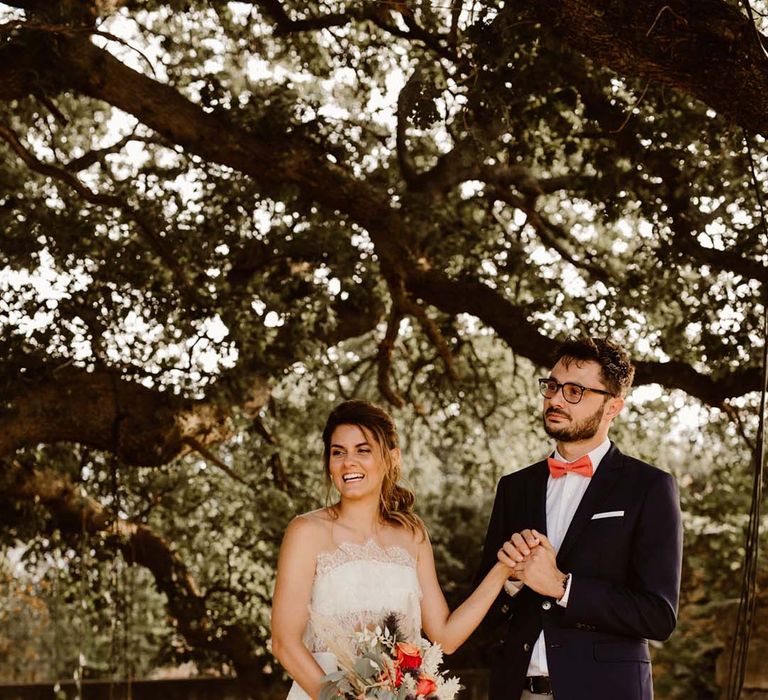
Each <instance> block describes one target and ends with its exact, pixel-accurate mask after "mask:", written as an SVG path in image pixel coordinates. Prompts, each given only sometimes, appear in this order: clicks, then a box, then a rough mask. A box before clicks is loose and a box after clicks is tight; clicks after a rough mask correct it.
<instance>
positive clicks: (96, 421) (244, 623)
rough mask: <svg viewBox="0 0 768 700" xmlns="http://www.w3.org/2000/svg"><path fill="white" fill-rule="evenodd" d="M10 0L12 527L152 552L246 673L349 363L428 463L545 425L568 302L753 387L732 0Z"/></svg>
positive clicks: (647, 378) (310, 492)
mask: <svg viewBox="0 0 768 700" xmlns="http://www.w3.org/2000/svg"><path fill="white" fill-rule="evenodd" d="M756 4H757V5H759V7H758V8H757V9H760V8H762V9H764V8H763V6H762V3H756ZM593 5H594V6H593ZM0 13H2V14H1V16H0V20H1V21H2V25H0V137H1V138H0V154H2V158H1V159H0V226H1V227H2V231H3V236H2V239H1V240H0V329H1V330H2V333H1V334H0V358H2V360H0V395H1V396H2V403H0V460H2V462H0V465H2V466H1V469H0V479H1V480H2V482H3V485H4V487H5V488H4V490H3V492H2V495H1V496H0V498H1V499H2V500H3V502H4V505H5V506H6V507H5V508H4V510H3V513H4V515H2V516H0V517H2V519H3V520H4V524H5V525H7V528H6V532H7V533H8V534H7V536H6V540H5V541H6V543H17V542H24V543H27V545H28V546H29V547H31V549H29V550H28V551H30V552H32V551H34V550H35V547H38V546H40V547H42V548H43V549H46V548H47V550H48V551H53V550H55V551H57V552H59V553H60V554H61V553H63V552H66V551H68V550H69V551H71V552H74V553H76V556H74V558H72V566H73V567H74V568H77V566H83V565H84V563H83V561H82V554H81V552H82V550H81V545H82V542H83V541H84V540H87V541H88V542H90V543H91V544H90V547H92V549H93V552H94V554H93V556H94V557H95V558H96V559H100V560H101V561H102V562H103V565H104V566H105V567H107V570H108V568H109V567H108V564H107V563H108V562H110V561H112V557H113V556H114V553H115V552H119V553H120V556H121V557H122V560H123V561H124V562H126V563H127V564H138V565H140V566H141V567H143V568H144V569H145V570H146V572H148V574H149V575H151V576H152V578H153V580H154V582H155V586H156V591H157V593H158V594H159V595H162V596H163V597H164V599H165V601H166V605H167V610H168V613H169V616H170V619H171V621H172V625H173V626H174V628H175V634H176V635H177V636H176V640H177V643H176V647H175V648H176V649H184V650H194V653H195V654H198V655H199V658H201V659H203V658H211V659H219V660H221V659H226V660H227V663H228V664H230V665H231V666H232V667H233V668H235V669H236V670H237V671H238V673H239V674H240V675H241V677H243V678H244V680H245V681H246V682H248V683H249V684H251V687H252V688H256V687H258V683H259V682H260V679H261V678H262V670H263V668H264V664H265V663H266V657H265V643H266V638H267V635H268V631H267V629H266V619H265V612H264V611H265V609H266V603H267V602H268V598H269V586H270V576H271V573H272V571H271V566H272V562H273V561H274V555H275V551H276V547H277V545H278V541H279V534H280V532H281V528H282V526H283V525H284V522H285V519H286V518H287V517H289V515H290V513H291V512H295V510H298V509H301V508H305V507H311V505H312V504H316V503H317V499H318V497H319V496H320V495H321V494H322V484H321V483H320V478H319V475H318V474H317V472H316V471H315V470H314V465H315V464H316V463H317V461H316V442H315V443H311V442H310V441H309V437H310V436H313V435H316V434H317V428H318V424H319V423H320V422H321V421H322V416H323V414H324V412H325V411H327V409H328V407H329V406H330V405H332V403H333V402H334V401H336V400H338V398H339V397H342V396H352V395H355V396H367V397H370V398H375V399H378V400H381V401H384V402H387V403H389V404H390V405H392V406H393V407H394V408H396V409H397V410H398V417H399V418H400V419H401V424H402V425H403V426H404V432H405V433H406V434H407V439H408V441H409V445H410V446H411V447H410V449H411V453H410V454H411V455H412V458H413V464H414V466H416V467H417V469H416V470H415V477H414V478H415V479H416V480H418V483H419V484H420V488H424V489H427V492H429V488H428V487H427V486H426V485H427V484H430V483H431V484H433V485H434V488H435V489H439V488H450V487H451V485H452V484H453V485H455V484H458V483H461V484H462V488H469V489H470V491H471V490H473V489H475V490H476V492H477V493H478V494H480V493H481V492H482V491H483V490H487V489H488V488H489V487H490V485H491V484H492V483H493V481H494V478H495V477H497V476H498V475H499V474H500V473H502V472H503V471H507V470H509V469H511V468H514V467H515V466H519V465H521V464H523V463H526V462H527V461H530V458H529V455H531V454H532V453H536V454H537V455H538V453H537V450H538V449H539V445H540V439H541V438H540V436H537V435H536V433H535V431H534V430H533V429H532V427H533V425H535V423H536V421H535V420H533V419H532V418H531V415H532V412H534V411H535V398H531V396H530V393H529V392H530V386H531V385H530V378H531V376H532V374H533V373H534V372H535V367H537V366H546V365H547V364H548V360H549V355H550V353H551V351H552V349H553V348H554V346H555V345H556V343H557V341H558V340H560V339H562V338H563V337H564V336H565V335H567V334H569V333H574V332H589V333H593V334H610V335H612V336H614V337H615V338H617V339H619V340H620V341H622V342H624V343H626V344H627V345H628V346H629V347H631V348H632V351H633V355H634V358H635V360H636V362H637V366H638V372H637V383H638V384H641V385H648V384H657V385H659V386H660V387H662V388H663V390H664V391H665V392H677V391H682V392H684V393H685V394H686V395H687V396H688V397H690V398H691V399H695V400H699V401H701V402H703V403H704V404H707V405H709V406H711V407H712V408H713V410H724V411H725V412H726V414H727V415H728V416H730V417H732V418H734V419H735V420H737V421H740V422H742V423H743V422H746V421H747V418H746V415H745V414H747V413H748V412H749V410H750V407H751V403H750V396H749V395H750V393H751V392H754V391H756V390H757V389H758V388H759V387H760V384H761V372H760V367H759V353H758V351H757V348H758V346H759V345H760V342H761V319H762V314H763V311H764V286H765V282H766V244H767V243H768V241H766V233H765V231H764V230H763V228H762V224H761V216H760V214H761V213H760V208H759V197H758V196H757V194H758V192H759V191H760V189H761V188H762V187H763V184H764V182H765V177H766V170H768V159H767V157H766V155H765V143H764V139H763V135H764V134H765V133H766V131H767V130H768V123H766V119H767V118H766V114H768V105H766V99H768V98H766V95H768V86H767V85H766V83H767V82H768V61H767V60H766V59H765V56H764V54H763V51H762V49H761V47H760V41H761V40H762V41H763V42H765V38H764V37H762V38H761V36H762V35H761V34H760V31H761V30H762V28H761V26H760V25H759V24H758V25H757V26H755V24H754V23H753V21H752V19H751V18H750V17H749V16H747V15H746V14H745V11H744V9H743V6H742V5H741V4H740V3H737V2H735V0H729V1H725V0H708V1H707V2H706V3H702V2H700V1H699V2H695V3H694V2H692V0H678V1H677V2H675V3H671V4H670V3H665V2H659V1H656V0H654V1H651V0H637V1H635V2H623V1H621V2H613V3H610V6H607V7H603V3H590V2H578V3H577V2H571V1H569V0H561V1H556V0H550V1H548V2H542V3H535V4H533V5H530V4H527V3H514V2H504V3H502V2H494V1H493V0H485V1H484V2H481V3H471V4H470V3H463V2H459V0H445V2H415V1H414V2H410V1H406V2H380V1H377V0H364V1H363V0H360V1H355V2H342V1H338V2H335V1H334V2H326V1H325V0H319V1H313V2H293V0H284V1H283V0H258V1H257V2H229V3H225V2H219V1H217V0H207V1H204V0H185V2H179V1H178V0H170V1H166V2H160V1H159V0H152V1H151V2H145V3H136V2H133V1H132V0H114V1H110V2H106V1H102V0H90V1H88V2H74V1H73V0H55V1H54V2H48V1H42V0H13V1H7V2H4V3H2V4H0ZM757 19H758V22H760V21H762V20H761V19H760V15H759V13H758V15H757ZM752 167H754V168H755V170H756V182H753V180H752V178H751V176H750V170H751V168H752ZM755 185H756V186H757V190H756V189H755ZM674 395H675V396H677V397H678V398H677V399H674V400H675V401H677V400H682V399H679V396H680V395H678V394H674ZM649 425H651V426H654V425H655V424H654V423H653V422H652V421H651V422H650V423H649ZM511 426H514V429H512V428H511ZM644 429H648V428H647V426H646V428H644ZM510 442H513V443H514V449H513V450H512V453H510V452H509V445H510ZM310 444H312V447H309V445H310ZM734 468H735V467H734ZM430 480H431V481H430ZM467 484H468V485H469V486H466V485H467ZM477 498H478V499H480V496H479V495H478V496H477ZM480 502H481V501H480V500H477V501H473V503H475V504H476V506H477V507H478V508H480V507H481V506H480ZM445 517H446V518H448V520H447V521H446V522H449V520H450V518H449V516H448V515H447V514H446V516H445ZM190 523H194V524H195V525H194V527H191V526H190ZM222 523H226V527H222ZM220 529H221V531H220ZM54 532H56V533H59V534H58V535H57V536H60V537H61V538H62V541H61V544H56V545H54V544H52V542H53V539H52V533H54ZM33 545H34V546H33ZM41 551H42V550H41ZM89 552H90V548H89ZM29 556H32V555H31V554H30V555H29ZM41 556H42V555H41ZM61 556H64V554H61ZM89 556H90V555H89ZM445 557H446V561H450V556H449V554H448V553H446V555H445ZM75 560H77V561H75ZM41 561H42V560H41ZM73 570H74V569H73ZM97 570H98V567H95V568H94V572H95V571H97ZM94 575H95V574H94ZM150 626H151V625H150ZM160 627H162V625H160ZM160 627H157V626H155V628H157V629H160ZM185 653H186V652H185Z"/></svg>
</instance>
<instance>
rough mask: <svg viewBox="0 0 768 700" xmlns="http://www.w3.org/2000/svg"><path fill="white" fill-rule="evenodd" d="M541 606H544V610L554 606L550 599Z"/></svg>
mask: <svg viewBox="0 0 768 700" xmlns="http://www.w3.org/2000/svg"><path fill="white" fill-rule="evenodd" d="M541 607H542V609H543V610H549V609H550V608H551V607H552V603H551V602H550V601H549V600H545V601H544V602H543V603H542V604H541Z"/></svg>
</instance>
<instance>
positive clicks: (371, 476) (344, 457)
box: [328, 425, 396, 498]
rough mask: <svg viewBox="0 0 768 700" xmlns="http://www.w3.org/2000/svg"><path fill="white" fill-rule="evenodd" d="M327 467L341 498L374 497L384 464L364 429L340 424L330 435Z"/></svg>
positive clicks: (384, 468) (377, 447)
mask: <svg viewBox="0 0 768 700" xmlns="http://www.w3.org/2000/svg"><path fill="white" fill-rule="evenodd" d="M395 451H396V450H392V452H395ZM395 456H396V455H392V457H393V458H395ZM328 468H329V470H330V473H331V479H332V480H333V485H334V486H335V487H336V489H337V490H338V492H339V494H341V496H342V497H343V498H360V497H362V496H367V495H369V494H375V495H376V497H378V495H379V493H380V492H381V485H382V482H383V481H384V475H385V474H386V471H387V464H386V463H385V460H384V459H383V455H382V453H381V448H380V447H379V445H378V443H377V442H376V440H375V439H374V438H373V436H372V435H370V434H369V433H368V431H367V430H366V431H364V430H363V429H362V428H360V426H357V425H340V426H338V427H337V428H336V429H335V430H334V431H333V434H332V435H331V445H330V458H329V461H328Z"/></svg>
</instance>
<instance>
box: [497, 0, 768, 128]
mask: <svg viewBox="0 0 768 700" xmlns="http://www.w3.org/2000/svg"><path fill="white" fill-rule="evenodd" d="M525 8H526V10H525V11H526V12H528V13H529V14H530V15H532V16H533V17H535V18H536V19H537V20H538V21H539V22H540V23H541V25H542V28H543V29H544V31H547V32H551V33H553V34H556V35H557V36H559V37H560V38H561V39H563V40H564V41H565V42H567V43H568V44H570V45H571V46H572V47H574V48H575V49H576V50H578V51H580V52H581V53H583V54H584V55H585V56H589V57H590V58H592V59H594V60H595V61H597V62H598V63H601V64H603V65H605V66H608V67H609V68H612V69H613V70H615V71H616V72H618V73H620V74H623V75H627V76H643V77H645V78H648V79H650V80H651V81H652V82H654V83H662V84H664V85H669V86H672V87H674V88H677V89H679V90H682V91H683V92H686V93H688V94H690V95H692V96H694V97H696V98H698V99H700V100H701V101H702V102H704V103H705V104H707V105H709V106H710V107H712V108H713V109H714V110H716V111H717V112H719V113H721V114H723V115H724V116H725V117H726V118H727V119H728V120H729V121H731V122H734V123H736V124H740V125H741V126H743V127H744V128H746V129H747V130H749V131H751V132H755V133H761V134H768V59H766V57H765V55H764V53H763V50H762V47H761V46H760V45H759V43H758V41H757V38H756V36H755V28H754V26H753V25H752V23H751V22H750V21H749V19H748V18H747V17H745V16H744V15H743V14H742V13H741V12H740V11H739V9H738V8H737V7H736V6H734V5H733V4H729V3H726V2H724V1H723V0H672V1H670V0H631V1H623V2H613V3H605V2H602V1H601V0H544V1H543V2H535V3H528V4H526V5H525ZM519 9H520V6H519V5H517V4H516V3H510V4H509V5H507V7H506V8H505V10H503V11H502V13H500V14H501V15H504V14H505V13H512V12H519ZM763 43H764V44H766V45H768V40H766V38H765V37H763Z"/></svg>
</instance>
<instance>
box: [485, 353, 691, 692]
mask: <svg viewBox="0 0 768 700" xmlns="http://www.w3.org/2000/svg"><path fill="white" fill-rule="evenodd" d="M633 376H634V367H633V366H632V364H631V363H630V361H629V357H628V355H627V353H626V352H625V351H624V350H623V349H622V348H620V347H619V346H617V345H615V344H614V343H612V342H610V341H607V340H602V339H598V338H583V339H577V340H569V341H567V342H565V343H564V344H563V345H562V346H561V347H560V348H559V350H558V352H557V354H556V357H555V364H554V366H553V368H552V370H551V372H550V373H549V375H548V376H547V377H545V378H543V379H540V380H539V386H540V389H541V394H542V396H543V397H544V402H543V418H544V429H545V431H546V432H547V434H548V435H549V436H550V437H552V438H554V440H555V449H554V452H553V453H550V454H551V455H552V456H551V457H550V458H549V459H547V460H543V461H541V462H538V463H536V464H533V465H531V466H529V467H527V468H525V469H522V470H520V471H517V472H514V473H512V474H509V475H507V476H505V477H503V478H502V479H501V481H500V482H499V486H498V489H497V492H496V500H495V503H494V506H493V512H492V514H491V520H490V523H489V525H488V533H487V535H486V539H485V548H484V551H483V562H482V571H483V572H484V571H486V570H488V569H490V567H491V566H493V564H494V563H495V562H496V560H497V558H498V559H500V560H501V561H503V562H504V563H506V564H507V565H509V566H513V567H514V569H515V575H516V576H517V578H518V579H519V581H509V582H508V584H507V586H506V587H505V588H506V592H503V593H502V594H501V596H500V597H499V600H498V601H497V604H496V606H495V607H494V611H495V616H496V619H497V621H500V622H501V631H500V634H499V637H500V639H499V643H498V645H497V646H496V647H495V648H494V650H493V656H492V660H491V682H490V694H489V699H490V700H518V698H520V699H521V700H545V699H548V700H553V698H554V700H651V698H653V684H652V679H651V663H650V655H649V650H648V641H647V640H648V639H658V640H662V639H666V638H667V637H669V635H670V634H671V633H672V630H673V629H674V627H675V622H676V617H677V602H678V594H679V588H680V564H681V554H682V526H681V522H680V507H679V503H678V497H677V489H676V486H675V482H674V479H673V478H672V476H670V475H669V474H667V473H666V472H663V471H661V470H660V469H657V468H656V467H652V466H651V465H649V464H646V463H645V462H642V461H640V460H639V459H635V458H634V457H629V456H627V455H624V454H622V453H621V452H620V451H619V449H618V448H617V447H616V445H614V444H613V443H611V442H610V441H609V440H608V429H609V428H610V426H611V423H612V422H613V419H614V418H615V417H616V416H617V415H618V413H619V412H620V411H621V409H622V408H623V406H624V396H625V395H626V393H627V391H628V389H629V387H630V385H631V384H632V378H633ZM489 615H492V616H493V615H494V612H493V611H492V612H491V613H489Z"/></svg>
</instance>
